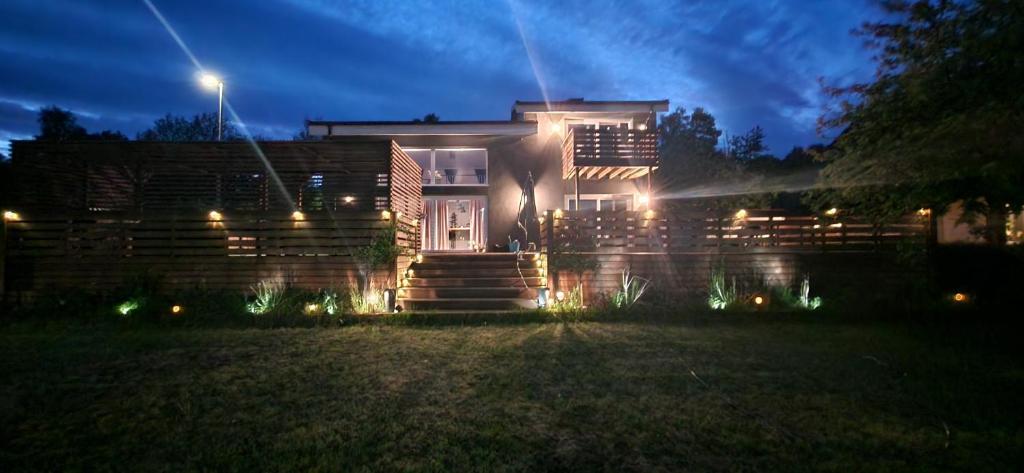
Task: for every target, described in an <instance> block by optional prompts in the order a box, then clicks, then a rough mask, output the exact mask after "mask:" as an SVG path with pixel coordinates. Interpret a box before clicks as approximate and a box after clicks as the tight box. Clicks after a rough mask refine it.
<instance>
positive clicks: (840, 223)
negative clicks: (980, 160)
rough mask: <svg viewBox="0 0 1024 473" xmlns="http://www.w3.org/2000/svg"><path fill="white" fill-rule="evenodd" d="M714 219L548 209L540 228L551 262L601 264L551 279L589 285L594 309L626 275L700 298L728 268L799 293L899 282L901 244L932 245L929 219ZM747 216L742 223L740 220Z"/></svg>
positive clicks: (750, 215) (679, 213) (772, 215)
mask: <svg viewBox="0 0 1024 473" xmlns="http://www.w3.org/2000/svg"><path fill="white" fill-rule="evenodd" d="M744 212H745V214H743V213H741V214H740V215H739V216H737V214H736V213H728V214H722V213H711V212H700V211H694V210H675V211H656V212H652V213H645V212H622V211H619V212H594V211H582V212H580V211H564V210H563V211H560V214H561V216H560V217H556V216H555V213H554V212H552V211H548V212H546V213H545V217H544V219H543V221H542V225H541V235H542V242H541V246H542V248H543V251H544V252H545V253H547V255H548V258H549V261H551V259H552V258H557V252H558V251H574V252H579V253H582V255H583V256H584V257H587V258H592V259H594V260H596V262H597V263H598V264H599V265H600V267H599V268H598V270H597V271H588V272H587V273H586V274H585V275H584V278H583V280H582V281H576V276H575V275H574V274H571V273H570V272H567V271H560V272H554V271H553V272H552V273H550V281H549V284H551V285H552V286H553V287H556V288H558V289H561V290H568V289H570V288H572V287H574V286H575V285H576V284H577V283H582V284H583V288H584V293H585V294H586V297H587V299H588V300H590V301H594V300H596V299H595V298H597V297H599V296H600V294H607V293H609V292H611V291H614V290H615V289H616V288H617V287H618V286H619V284H620V282H621V274H622V271H623V270H624V269H626V268H630V270H631V271H632V273H633V274H634V275H637V276H640V277H644V278H648V279H650V280H652V283H653V284H654V286H655V287H656V288H657V289H659V290H666V291H668V292H669V293H670V294H673V295H677V296H686V295H695V294H700V293H702V292H703V291H705V290H706V288H707V281H708V276H709V273H710V270H711V268H712V267H715V266H717V265H719V264H721V265H723V266H724V268H725V271H726V273H727V274H728V275H730V277H736V278H737V280H738V282H739V284H740V285H741V286H749V287H759V286H760V285H764V284H768V285H781V286H789V287H790V288H793V287H794V285H795V284H798V282H799V280H800V278H802V277H803V276H804V275H811V276H812V279H813V281H814V285H815V287H816V288H818V289H821V288H822V287H825V288H831V289H834V290H843V288H847V287H851V286H863V285H864V284H869V285H870V284H872V283H877V284H879V285H881V286H884V285H885V281H891V280H894V278H898V277H899V276H900V275H901V271H904V270H903V269H901V267H900V266H899V264H897V259H898V258H897V257H896V254H897V252H896V251H894V250H895V249H896V248H897V244H898V243H900V242H913V243H919V244H922V245H923V244H925V243H926V241H927V237H928V228H929V222H928V220H927V218H928V217H927V216H923V217H922V216H916V215H915V216H909V217H906V218H903V219H899V220H898V221H895V222H889V223H884V224H876V223H869V222H866V221H863V220H860V219H856V218H851V217H847V216H841V217H838V218H833V217H830V216H814V215H800V214H793V213H789V212H784V211H779V210H746V211H744ZM740 217H742V218H740Z"/></svg>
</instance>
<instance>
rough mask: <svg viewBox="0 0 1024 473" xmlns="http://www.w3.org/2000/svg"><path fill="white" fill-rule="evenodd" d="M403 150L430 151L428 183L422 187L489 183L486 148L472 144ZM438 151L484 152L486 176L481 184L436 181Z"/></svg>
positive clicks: (467, 185) (489, 173)
mask: <svg viewBox="0 0 1024 473" xmlns="http://www.w3.org/2000/svg"><path fill="white" fill-rule="evenodd" d="M403 150H404V151H406V152H409V151H430V169H429V171H430V184H423V187H487V186H489V185H491V169H490V167H491V160H490V153H488V151H487V148H478V147H472V146H439V147H430V148H427V147H418V148H412V147H410V148H403ZM438 151H483V153H484V175H485V176H487V177H486V180H485V182H484V183H483V184H480V183H473V184H446V183H443V182H436V181H437V171H438V169H437V152H438Z"/></svg>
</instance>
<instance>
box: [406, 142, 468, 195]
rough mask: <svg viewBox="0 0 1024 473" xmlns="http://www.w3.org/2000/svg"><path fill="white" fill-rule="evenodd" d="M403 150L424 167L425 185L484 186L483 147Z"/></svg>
mask: <svg viewBox="0 0 1024 473" xmlns="http://www.w3.org/2000/svg"><path fill="white" fill-rule="evenodd" d="M405 152H406V153H407V154H408V155H409V157H411V158H412V159H413V160H414V161H416V164H419V165H420V169H422V170H423V174H422V182H423V185H425V186H481V185H487V150H486V149H466V148H435V149H407V150H405Z"/></svg>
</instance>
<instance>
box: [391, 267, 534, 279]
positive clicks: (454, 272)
mask: <svg viewBox="0 0 1024 473" xmlns="http://www.w3.org/2000/svg"><path fill="white" fill-rule="evenodd" d="M412 270H413V272H412V275H413V276H414V277H417V278H434V277H437V278H488V277H490V278H495V277H497V278H518V277H519V273H522V276H523V277H539V276H540V271H539V270H538V269H537V268H534V269H523V270H522V271H517V270H516V268H502V269H499V268H474V267H463V268H451V269H416V268H412ZM406 274H408V272H406Z"/></svg>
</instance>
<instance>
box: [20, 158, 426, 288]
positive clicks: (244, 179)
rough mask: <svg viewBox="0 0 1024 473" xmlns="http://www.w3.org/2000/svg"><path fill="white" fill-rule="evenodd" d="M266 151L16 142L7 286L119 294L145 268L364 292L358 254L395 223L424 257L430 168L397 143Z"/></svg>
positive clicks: (175, 281)
mask: <svg viewBox="0 0 1024 473" xmlns="http://www.w3.org/2000/svg"><path fill="white" fill-rule="evenodd" d="M258 147H259V148H258V149H259V151H257V148H254V147H253V146H252V145H251V144H249V143H245V142H238V143H147V142H115V143H105V142H98V143H44V142H16V143H15V145H14V155H13V159H14V172H15V175H16V176H17V177H18V181H19V182H20V184H21V189H20V191H21V193H20V194H18V195H19V198H20V199H21V201H20V202H19V203H18V204H17V210H18V212H19V214H20V219H18V220H15V221H9V222H6V223H5V235H4V237H5V238H4V244H5V260H6V261H4V266H5V271H4V277H5V279H4V287H5V289H6V290H7V291H36V290H39V289H41V288H45V287H67V286H76V287H97V288H103V287H107V288H109V287H112V285H117V284H120V283H121V282H122V281H123V280H124V279H125V278H126V277H129V276H130V275H132V274H134V273H139V272H148V273H154V274H158V275H160V276H162V277H163V278H164V282H165V283H166V284H167V285H168V286H169V287H193V286H206V287H215V288H230V289H246V288H248V287H249V286H250V285H252V284H253V283H255V282H257V281H259V280H261V279H267V278H275V279H283V280H287V281H289V282H291V283H293V284H295V285H297V286H299V287H305V288H309V289H316V288H322V287H328V286H341V285H349V286H351V285H355V284H356V283H357V280H358V277H359V272H358V267H357V264H356V261H355V259H354V258H353V256H352V255H353V252H354V251H355V250H356V249H358V248H362V247H365V246H366V245H368V244H369V243H370V242H371V241H372V239H373V238H374V237H375V236H376V235H378V234H379V232H380V231H381V229H382V228H384V227H385V226H387V225H389V224H391V223H394V224H396V225H397V227H398V228H397V230H398V231H397V235H396V244H398V245H399V246H400V247H402V248H403V249H404V250H405V251H406V252H407V253H408V254H409V255H413V254H415V252H416V251H418V245H419V237H418V225H419V220H420V215H419V213H420V209H421V207H422V203H421V194H420V188H421V187H420V170H419V167H418V165H416V163H415V162H414V161H413V160H412V159H410V158H409V156H408V155H406V154H405V153H404V152H403V151H402V150H401V148H399V147H398V146H397V145H396V144H395V143H394V142H392V141H372V142H370V141H352V142H348V141H323V142H261V143H258ZM296 211H299V212H301V213H298V214H296V213H295V212H296ZM385 211H387V212H385ZM403 258H405V259H406V262H405V263H406V264H405V266H407V265H408V261H407V259H408V257H406V256H404V257H403ZM402 263H403V262H402V261H401V259H400V261H398V263H397V264H398V265H399V266H401V265H402ZM397 267H398V266H396V267H392V268H381V270H380V271H378V272H379V273H380V274H379V277H380V278H383V277H385V276H386V275H387V274H389V273H394V274H397ZM401 267H404V266H401ZM380 282H381V283H382V282H383V280H382V281H380Z"/></svg>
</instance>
